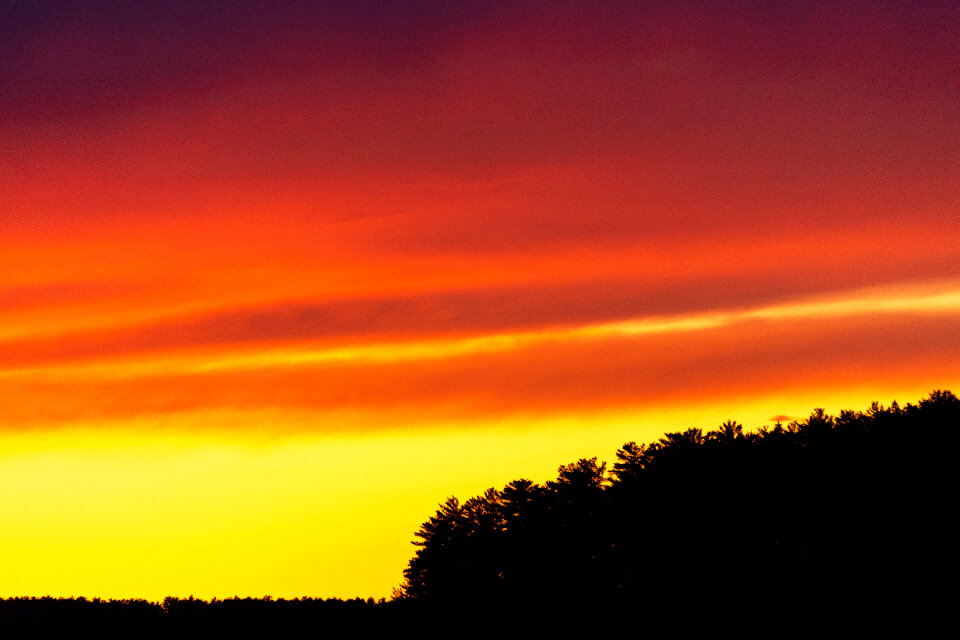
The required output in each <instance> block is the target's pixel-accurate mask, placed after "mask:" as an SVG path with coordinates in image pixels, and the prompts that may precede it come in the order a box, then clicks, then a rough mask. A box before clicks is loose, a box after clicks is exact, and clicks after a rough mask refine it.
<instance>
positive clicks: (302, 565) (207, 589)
mask: <svg viewBox="0 0 960 640" xmlns="http://www.w3.org/2000/svg"><path fill="white" fill-rule="evenodd" d="M141 4H143V6H140V5H141ZM958 353H960V5H958V4H957V3H956V2H844V1H836V0H834V1H831V2H803V3H798V2H778V1H773V0H764V1H759V0H757V1H746V0H742V1H736V0H731V1H728V2H680V3H678V2H643V3H640V2H637V3H598V2H583V3H572V2H545V3H536V2H523V3H515V2H503V3H469V4H468V3H430V2H384V3H380V2H355V3H345V4H339V3H337V4H333V3H316V2H283V1H274V2H252V1H249V2H244V1H241V2H229V3H228V2H224V3H219V2H199V1H196V2H189V1H185V2H164V1H160V2H152V3H130V2H5V3H2V5H0V515H2V517H0V566H3V567H4V570H3V575H2V576H0V596H17V595H44V594H48V593H49V594H52V595H84V596H88V597H92V596H100V597H146V598H151V599H159V598H162V597H164V596H166V595H178V596H186V595H188V594H193V595H196V596H199V597H205V598H210V597H213V596H217V597H225V596H232V595H235V594H236V595H241V596H244V595H251V596H262V595H265V594H271V595H273V596H274V597H281V596H282V597H296V596H302V595H309V596H317V597H331V596H338V597H353V596H363V597H367V596H374V597H380V596H388V595H389V593H390V590H391V588H392V587H393V586H395V585H397V584H398V583H399V582H400V579H401V571H402V569H403V567H404V566H405V564H406V562H407V560H408V559H409V557H410V556H411V555H412V553H413V551H414V547H412V546H411V545H410V541H411V540H412V539H413V532H414V531H415V530H416V529H417V528H418V526H419V524H420V523H421V522H422V521H424V520H425V519H426V518H427V517H429V516H430V515H431V514H432V513H433V511H434V510H435V508H436V505H437V503H438V502H441V501H443V500H444V499H445V498H446V496H448V495H451V494H456V495H458V496H460V497H461V498H465V497H468V496H470V495H473V494H476V493H479V492H481V491H483V490H484V489H485V488H487V487H489V486H494V485H497V486H502V485H503V484H504V483H506V482H508V481H509V480H512V479H514V478H518V477H521V476H526V477H530V478H532V479H534V480H537V481H543V480H546V479H547V478H548V477H551V476H552V475H553V474H554V472H555V470H556V468H557V466H558V465H560V464H564V463H567V462H570V461H572V460H575V459H576V458H579V457H589V456H594V455H596V456H599V457H600V458H601V459H607V460H611V459H612V458H613V457H614V453H615V451H616V449H617V447H618V446H620V445H621V444H623V443H624V442H626V441H628V440H638V441H651V440H653V439H656V438H657V437H659V435H661V434H662V433H663V432H664V431H666V430H680V429H685V428H687V427H691V426H699V427H703V428H712V427H714V426H717V425H719V424H720V423H721V422H722V421H723V420H726V419H728V418H733V419H737V420H739V421H741V422H743V423H744V424H745V425H747V426H748V427H758V426H762V425H765V424H769V423H770V422H771V421H773V420H776V419H778V418H779V419H782V420H790V419H793V418H802V417H803V416H805V415H806V414H807V413H808V412H809V411H810V410H811V409H812V408H814V407H815V406H824V407H826V408H827V409H828V410H830V411H837V410H839V409H841V408H861V409H862V408H865V406H866V405H867V404H868V403H869V402H870V401H872V400H879V401H881V402H884V403H889V402H890V401H891V400H893V399H894V398H896V399H898V400H900V401H901V402H904V401H911V400H912V401H916V400H918V399H919V398H920V397H921V396H923V395H926V394H927V393H928V392H929V391H931V390H933V389H935V388H952V389H954V390H960V358H958V356H957V354H958Z"/></svg>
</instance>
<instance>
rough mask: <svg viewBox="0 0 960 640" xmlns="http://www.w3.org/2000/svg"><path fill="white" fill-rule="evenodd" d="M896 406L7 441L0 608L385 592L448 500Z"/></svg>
mask: <svg viewBox="0 0 960 640" xmlns="http://www.w3.org/2000/svg"><path fill="white" fill-rule="evenodd" d="M901 391H902V392H903V393H908V395H900V396H898V397H899V399H900V400H901V401H906V400H916V399H918V398H919V397H921V396H922V395H924V394H925V393H926V392H928V391H929V389H927V390H924V391H921V390H920V389H907V390H903V389H901ZM891 399H893V398H891V397H883V396H881V397H877V396H876V393H875V389H862V390H859V391H856V390H854V392H851V391H850V390H845V391H844V392H842V393H841V392H837V393H834V394H831V393H830V392H829V390H825V389H823V388H811V389H807V390H789V391H784V392H782V393H781V394H769V395H766V396H762V397H753V398H747V397H740V398H725V399H724V400H717V399H714V400H712V401H705V402H701V403H699V404H697V403H693V402H691V403H687V404H685V405H671V404H662V405H657V406H647V407H638V408H634V409H631V410H620V411H613V412H611V411H607V412H603V411H597V412H591V413H581V414H557V415H549V416H537V417H533V416H529V415H519V416H513V417H504V418H500V419H490V420H487V421H486V422H483V423H476V422H471V423H443V424H432V425H427V424H424V425H423V426H422V427H421V428H419V429H410V428H402V429H396V430H393V431H377V432H369V433H366V434H357V433H338V434H315V433H314V434H311V433H290V432H289V431H287V435H274V436H270V437H265V436H264V435H263V433H264V432H271V431H272V430H273V429H272V427H273V426H274V425H273V424H271V423H273V422H275V421H279V420H289V421H294V422H296V421H297V420H300V421H309V422H322V421H324V420H329V419H337V417H334V416H324V415H312V414H309V413H304V414H301V415H285V414H282V413H270V412H265V413H259V414H257V413H256V412H247V411H245V412H236V413H231V412H220V413H218V414H215V413H210V412H200V413H197V414H183V415H174V416H167V417H165V418H164V420H162V421H159V422H156V421H152V422H151V421H148V422H143V421H134V422H126V423H116V424H108V425H100V428H99V429H97V428H96V427H95V426H94V425H90V426H88V427H84V426H79V427H72V428H67V429H59V430H56V429H54V430H46V431H32V432H20V433H18V432H12V433H5V434H3V435H2V437H0V451H2V453H0V486H3V487H4V491H3V492H0V512H2V513H5V514H9V515H8V516H7V517H5V518H4V519H3V521H2V522H0V563H2V564H3V566H4V568H5V570H4V577H3V579H2V580H0V596H2V597H10V596H17V595H25V594H29V595H40V594H51V595H54V596H68V595H78V596H79V595H85V596H98V597H116V598H122V597H145V598H148V599H153V600H158V599H162V598H163V597H165V596H167V595H174V596H187V595H194V596H197V597H203V598H211V597H230V596H233V595H240V596H248V595H249V596H256V597H259V596H262V595H267V594H269V595H272V596H274V597H288V598H290V597H299V596H311V597H317V596H322V597H333V596H337V597H352V596H360V597H375V598H379V597H388V596H389V594H390V590H391V589H392V587H394V586H396V585H397V584H399V583H400V581H401V578H402V570H403V568H404V566H405V565H406V562H407V561H408V559H409V558H410V557H411V555H412V553H413V550H414V547H413V546H412V545H411V544H410V541H411V540H413V532H414V531H415V530H416V529H417V528H418V527H419V525H420V523H422V522H423V521H424V520H426V519H427V518H428V517H429V516H430V515H432V513H433V511H434V510H435V509H436V506H437V504H438V503H440V502H442V501H443V500H444V499H445V497H446V496H448V495H457V496H458V497H460V498H461V499H465V498H467V497H469V496H472V495H476V494H479V493H480V492H482V491H483V490H484V489H486V488H487V487H490V486H495V487H501V486H502V485H503V484H505V483H507V482H509V481H510V480H513V479H516V478H520V477H529V478H531V479H533V480H535V481H538V482H542V481H545V480H547V479H549V478H552V477H554V476H555V472H556V467H557V466H558V465H560V464H564V463H567V462H571V461H574V460H576V459H577V458H580V457H591V456H598V457H599V458H600V459H602V460H606V461H608V462H611V463H612V461H613V460H614V459H615V456H614V454H615V452H616V449H617V448H618V447H619V446H621V445H622V444H623V443H624V442H626V441H628V440H636V441H639V442H650V441H653V440H656V439H657V438H658V437H660V436H661V435H662V434H663V433H664V432H666V431H676V430H682V429H685V428H688V427H691V426H697V427H701V428H704V429H705V430H708V429H710V428H713V427H715V426H717V425H718V424H720V423H721V422H722V421H723V420H726V419H736V420H739V421H740V422H742V423H744V424H745V425H746V426H747V427H748V428H754V427H756V426H759V425H762V424H769V423H770V419H771V417H772V416H773V415H775V414H786V415H791V416H794V417H797V418H803V417H805V416H806V415H807V414H808V413H809V411H810V410H811V409H812V408H813V407H814V406H815V405H816V406H825V407H826V408H827V410H828V411H832V412H836V411H838V410H839V409H841V408H859V409H863V408H865V407H866V406H867V405H868V403H869V402H870V401H872V400H881V401H889V400H891ZM104 426H106V427H108V428H107V429H104ZM254 426H260V427H261V428H262V429H261V430H259V431H258V430H257V429H254V428H251V427H254ZM204 427H205V428H204Z"/></svg>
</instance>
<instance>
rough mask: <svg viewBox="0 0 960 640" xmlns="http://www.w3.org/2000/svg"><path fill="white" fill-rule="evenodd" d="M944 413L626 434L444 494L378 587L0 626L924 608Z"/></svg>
mask: <svg viewBox="0 0 960 640" xmlns="http://www.w3.org/2000/svg"><path fill="white" fill-rule="evenodd" d="M958 430H960V400H958V398H957V397H956V396H955V395H954V394H953V393H951V392H949V391H934V392H933V393H931V394H930V395H929V396H928V397H926V398H924V399H922V400H921V401H920V402H919V403H917V404H907V405H905V406H900V405H898V404H897V403H895V402H894V403H893V404H892V405H890V406H882V405H880V404H877V403H874V404H873V405H871V407H869V408H868V409H867V410H866V411H842V412H840V414H839V415H836V416H831V415H828V414H827V413H825V412H824V411H823V410H821V409H817V410H815V411H814V412H813V413H812V414H811V415H810V416H809V417H808V418H806V419H804V420H799V421H795V422H791V423H789V424H779V423H778V424H776V425H775V426H773V427H765V428H761V429H758V430H756V431H748V430H745V429H744V428H743V426H742V425H740V424H738V423H736V422H732V421H727V422H724V423H723V424H722V425H720V426H719V427H718V428H716V429H714V430H711V431H706V432H705V431H703V430H701V429H698V428H691V429H688V430H686V431H682V432H675V433H668V434H666V435H664V436H663V437H662V438H661V439H659V440H658V441H656V442H653V443H649V444H637V443H635V442H628V443H626V444H624V445H623V447H621V448H620V449H619V450H618V451H617V452H616V457H615V459H614V460H613V461H612V464H609V465H608V464H606V463H604V462H600V461H598V460H597V459H596V458H589V459H580V460H578V461H576V462H573V463H570V464H567V465H563V466H561V467H560V468H559V470H558V474H557V477H556V478H555V479H553V480H550V481H548V482H546V483H543V484H539V483H535V482H532V481H530V480H528V479H517V480H514V481H512V482H510V483H508V484H507V485H506V486H504V487H503V488H502V489H496V488H491V489H489V490H487V491H486V492H484V493H483V494H482V495H479V496H474V497H471V498H469V499H466V500H464V501H462V502H461V501H460V500H458V499H457V498H455V497H450V498H448V499H447V500H446V501H445V502H443V503H442V504H441V505H440V507H439V509H438V510H437V512H436V513H435V514H434V515H433V516H432V517H430V518H429V519H428V520H426V521H425V522H424V523H423V525H422V526H421V528H420V529H419V530H418V531H417V532H416V533H415V540H414V544H415V545H416V550H415V554H414V556H413V558H412V559H411V560H410V563H409V565H408V567H407V569H406V570H405V571H404V575H403V581H402V583H401V584H400V586H399V587H398V588H397V589H396V590H395V593H394V598H393V599H392V600H391V601H389V602H384V601H381V602H374V601H373V600H368V601H365V600H354V601H341V600H326V601H324V600H311V599H303V600H275V601H274V600H269V599H260V600H256V599H249V598H248V599H232V600H218V601H213V602H204V601H202V600H193V599H188V600H182V599H174V598H168V599H167V600H166V601H165V602H164V603H148V602H144V601H122V602H114V601H88V600H77V599H51V598H40V599H37V598H17V599H8V600H6V601H2V602H0V631H2V632H6V633H7V634H8V635H13V636H29V635H39V636H45V635H49V634H53V635H57V636H60V637H67V636H68V635H69V634H67V635H63V634H62V633H56V632H55V631H51V629H53V626H56V629H59V630H60V631H64V630H67V629H81V628H83V629H87V630H93V631H94V632H95V633H96V634H97V635H99V636H101V637H103V636H109V635H111V634H113V635H116V636H117V637H188V636H189V637H194V636H196V637H199V636H200V635H204V636H210V635H214V636H217V635H223V634H224V633H228V632H229V633H232V634H234V635H238V636H246V637H262V636H264V635H276V634H282V635H286V636H289V637H367V636H369V637H375V636H380V635H381V634H383V633H387V632H391V633H392V632H396V631H398V630H403V629H405V628H407V627H409V628H411V629H419V633H420V634H421V635H426V636H429V637H434V636H442V635H450V634H447V633H446V632H444V629H446V630H447V631H450V629H451V627H449V626H448V625H450V624H454V625H456V626H455V627H453V629H455V630H456V632H454V633H452V637H458V636H464V635H470V634H471V633H480V632H481V631H483V630H485V631H491V630H493V629H496V630H497V633H499V635H500V636H501V637H503V636H510V635H512V634H513V633H514V632H516V634H518V635H519V634H520V633H521V632H522V633H525V634H526V633H531V632H535V631H536V630H537V629H540V630H546V631H552V632H559V631H563V630H567V631H570V630H572V629H574V628H578V627H576V626H574V625H597V626H598V627H603V628H605V629H606V630H607V631H635V630H638V629H640V628H643V629H646V630H648V631H666V630H670V629H674V630H675V629H676V628H678V627H684V626H687V627H689V626H690V625H694V626H697V627H698V628H701V627H703V626H711V625H720V624H745V623H746V622H747V621H750V622H752V623H755V624H759V625H761V626H762V627H764V628H766V629H768V630H770V631H773V630H777V629H779V630H780V631H783V632H788V631H789V630H791V629H792V628H797V627H798V626H804V625H808V626H809V625H817V624H821V623H825V621H827V620H838V619H843V620H846V621H847V624H855V623H856V621H859V624H860V625H861V626H862V625H863V624H864V622H863V620H864V618H866V617H870V618H871V619H872V620H873V621H874V622H875V623H877V624H884V623H885V621H887V620H893V619H903V618H904V617H907V618H909V617H911V616H914V617H916V618H922V619H923V620H924V621H929V620H930V619H932V618H933V617H936V616H937V615H938V614H939V613H942V612H943V611H944V610H945V608H946V607H948V603H949V601H950V598H949V595H948V594H949V593H950V591H948V590H945V589H944V588H943V587H941V586H939V585H940V584H941V579H942V578H947V579H948V580H950V581H952V580H953V578H952V575H953V570H954V569H955V562H954V560H953V556H954V555H955V550H954V548H953V547H954V546H955V535H954V532H955V531H956V528H955V525H954V524H953V523H952V516H953V512H954V511H955V510H956V504H957V465H956V462H955V457H956V452H957V447H956V445H957V433H958ZM920 612H922V615H921V613H920ZM878 616H879V618H878ZM916 624H918V625H919V624H921V623H920V622H919V621H916ZM58 625H59V626H58ZM445 625H447V626H445ZM44 630H47V631H44ZM47 632H49V633H47Z"/></svg>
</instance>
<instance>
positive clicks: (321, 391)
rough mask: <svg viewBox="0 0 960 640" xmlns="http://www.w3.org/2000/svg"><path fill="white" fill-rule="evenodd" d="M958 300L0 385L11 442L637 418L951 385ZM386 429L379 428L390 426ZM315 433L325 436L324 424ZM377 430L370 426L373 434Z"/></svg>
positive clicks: (838, 304) (197, 362)
mask: <svg viewBox="0 0 960 640" xmlns="http://www.w3.org/2000/svg"><path fill="white" fill-rule="evenodd" d="M958 336H960V291H958V290H956V289H949V290H946V291H944V290H935V289H934V290H931V291H929V292H928V293H927V294H926V295H920V296H918V295H902V296H900V297H894V296H890V295H877V294H876V293H874V294H873V295H862V296H860V297H858V298H846V299H843V298H841V299H836V300H827V301H821V302H810V303H805V304H791V305H782V306H778V307H765V308H759V309H746V310H742V311H735V312H726V313H719V312H712V313H706V314H701V315H691V316H679V317H675V318H672V319H671V318H662V319H656V320H647V321H633V322H620V323H613V324H600V325H592V326H579V327H573V328H567V329H559V328H558V329H554V330H547V331H543V332H532V333H516V334H501V335H492V336H486V337H483V336H481V337H475V338H462V339H455V340H447V341H444V340H437V341H432V342H413V343H406V344H404V343H398V344H389V343H381V344H370V345H367V346H358V347H357V348H355V349H350V348H339V349H338V348H327V349H320V350H311V348H310V346H309V345H306V344H302V345H299V346H298V345H290V346H288V347H287V348H285V349H283V350H280V351H270V350H267V351H263V350H255V351H250V352H248V353H246V354H245V353H244V352H242V351H241V352H233V353H231V352H230V351H229V350H227V351H224V352H222V353H219V354H218V353H216V352H214V353H210V354H206V355H197V354H194V355H192V356H191V355H190V354H189V353H186V354H183V355H181V356H180V357H179V358H178V357H177V356H169V357H168V359H167V360H163V359H162V358H161V359H160V360H157V361H151V360H150V359H149V358H147V359H144V360H139V361H138V360H133V361H130V360H127V361H120V362H111V361H107V362H105V363H104V364H102V365H100V366H97V365H96V364H93V365H86V366H85V365H78V366H77V367H76V368H74V369H71V367H69V366H63V367H59V368H58V367H57V366H52V367H50V368H49V369H45V368H43V367H39V368H36V369H33V370H20V371H17V370H10V371H7V372H6V373H4V374H2V381H3V388H4V390H5V393H6V394H9V396H8V398H9V399H11V400H12V399H13V398H17V399H18V401H17V403H12V402H9V403H7V406H8V407H10V409H8V410H7V411H5V412H4V413H5V415H4V418H5V422H6V423H7V425H8V427H12V426H14V425H16V424H21V423H23V421H24V420H27V419H28V418H29V416H33V419H34V420H41V421H44V420H49V421H51V422H59V421H62V420H67V419H71V418H70V416H73V418H72V419H84V418H85V419H95V418H100V419H118V418H130V417H134V416H138V415H142V414H152V413H155V414H163V413H169V412H178V411H197V410H207V409H218V408H224V407H227V408H232V409H239V410H243V409H252V410H262V409H267V408H274V409H276V408H281V407H286V408H287V409H290V408H296V409H309V410H313V411H319V412H321V413H323V412H328V413H336V412H343V411H347V412H360V413H364V414H367V415H369V420H371V422H376V420H377V417H376V416H378V415H380V416H381V419H383V420H385V421H387V422H388V423H389V422H390V421H397V420H399V421H400V422H402V423H408V422H410V421H413V422H416V421H422V420H429V419H440V418H443V417H446V418H448V419H449V418H450V417H451V416H457V415H474V416H483V415H501V414H514V413H530V412H548V413H549V412H555V411H564V410H579V411H582V410H587V409H589V408H590V407H591V406H605V407H630V406H634V405H636V404H637V403H643V402H648V401H654V400H656V399H657V398H660V399H661V400H662V399H663V398H666V397H675V396H678V395H684V394H692V395H697V396H698V397H711V396H718V395H723V394H743V393H747V392H749V391H750V390H759V389H767V390H769V389H771V388H774V389H775V388H789V387H790V386H791V385H815V384H829V381H832V380H842V379H843V378H844V376H856V377H857V379H858V380H860V381H861V382H866V381H870V380H875V381H876V380H880V381H882V380H886V379H887V378H889V377H891V376H892V377H898V376H900V377H903V378H905V379H914V380H917V381H918V383H919V382H923V381H925V380H928V379H931V378H933V379H935V378H936V377H937V376H947V377H949V378H955V377H956V376H958V375H960V370H958V369H957V368H956V363H955V359H954V358H952V357H950V356H949V355H947V354H949V353H953V352H954V351H955V350H956V349H958V348H960V342H958ZM385 426H388V425H385ZM318 428H319V429H321V430H323V429H326V428H328V427H327V426H323V425H318ZM369 428H371V429H376V428H378V426H377V425H376V424H371V425H370V427H369Z"/></svg>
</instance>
